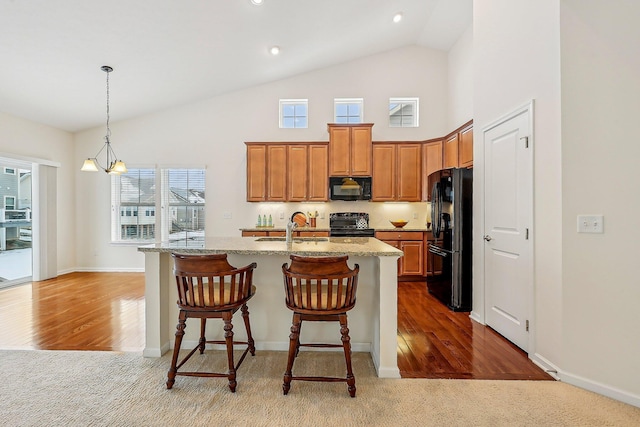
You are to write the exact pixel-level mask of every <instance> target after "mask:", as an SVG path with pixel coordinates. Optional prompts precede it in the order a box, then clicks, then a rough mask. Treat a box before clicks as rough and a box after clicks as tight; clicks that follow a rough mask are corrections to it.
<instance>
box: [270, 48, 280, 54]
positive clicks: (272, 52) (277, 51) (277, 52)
mask: <svg viewBox="0 0 640 427" xmlns="http://www.w3.org/2000/svg"><path fill="white" fill-rule="evenodd" d="M269 53H271V55H277V54H279V53H280V47H278V46H272V47H271V49H269Z"/></svg>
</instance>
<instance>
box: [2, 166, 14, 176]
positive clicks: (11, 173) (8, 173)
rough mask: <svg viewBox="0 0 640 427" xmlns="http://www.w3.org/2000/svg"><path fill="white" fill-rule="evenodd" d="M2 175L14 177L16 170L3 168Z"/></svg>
mask: <svg viewBox="0 0 640 427" xmlns="http://www.w3.org/2000/svg"><path fill="white" fill-rule="evenodd" d="M4 173H5V174H7V175H15V174H16V169H15V168H7V167H5V168H4Z"/></svg>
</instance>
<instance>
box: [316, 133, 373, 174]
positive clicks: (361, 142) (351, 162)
mask: <svg viewBox="0 0 640 427" xmlns="http://www.w3.org/2000/svg"><path fill="white" fill-rule="evenodd" d="M372 126H373V124H372V123H361V124H357V125H343V124H332V123H329V124H328V125H327V127H328V130H329V175H330V176H371V128H372Z"/></svg>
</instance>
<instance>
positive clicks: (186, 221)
mask: <svg viewBox="0 0 640 427" xmlns="http://www.w3.org/2000/svg"><path fill="white" fill-rule="evenodd" d="M158 175H159V178H160V179H159V180H157V179H156V170H155V169H129V171H128V172H127V173H125V174H121V175H114V176H113V177H112V205H113V207H112V211H113V213H114V215H113V219H112V232H111V235H112V240H113V241H116V242H140V241H154V240H161V241H165V242H166V241H176V240H203V239H204V220H205V198H204V194H205V193H204V183H205V170H204V169H161V170H160V172H159V174H158ZM156 185H160V189H159V191H156ZM156 204H159V205H160V206H161V209H162V215H160V216H158V215H156Z"/></svg>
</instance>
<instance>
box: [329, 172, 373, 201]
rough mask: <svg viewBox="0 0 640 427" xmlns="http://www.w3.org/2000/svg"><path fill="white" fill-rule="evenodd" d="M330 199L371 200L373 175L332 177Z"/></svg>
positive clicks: (330, 180)
mask: <svg viewBox="0 0 640 427" xmlns="http://www.w3.org/2000/svg"><path fill="white" fill-rule="evenodd" d="M329 199H331V200H371V177H370V176H366V177H348V176H340V177H338V176H332V177H330V178H329Z"/></svg>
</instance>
